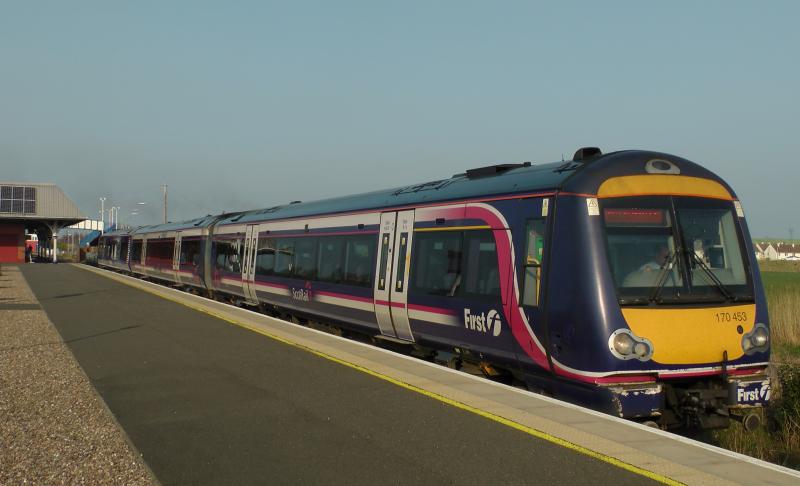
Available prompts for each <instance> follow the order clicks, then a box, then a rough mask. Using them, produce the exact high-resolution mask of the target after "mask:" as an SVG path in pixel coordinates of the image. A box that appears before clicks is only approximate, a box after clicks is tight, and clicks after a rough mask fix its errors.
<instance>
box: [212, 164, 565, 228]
mask: <svg viewBox="0 0 800 486" xmlns="http://www.w3.org/2000/svg"><path fill="white" fill-rule="evenodd" d="M567 164H568V163H564V162H557V163H552V164H543V165H533V164H531V163H530V162H525V163H522V164H500V165H496V166H488V167H482V168H479V169H473V170H471V171H467V172H465V173H464V174H456V175H454V176H453V177H451V178H448V179H440V180H436V181H430V182H424V183H421V184H411V185H407V186H402V187H395V188H392V189H385V190H381V191H375V192H369V193H364V194H356V195H350V196H343V197H337V198H331V199H323V200H320V201H313V202H307V203H300V202H297V203H290V204H285V205H281V206H274V207H271V208H266V209H260V210H255V211H247V212H244V213H241V214H239V215H235V216H232V217H229V218H224V219H222V220H220V224H221V225H224V224H234V223H247V222H251V221H265V220H274V219H287V218H297V217H303V216H309V215H317V214H334V213H345V212H352V211H361V210H366V209H379V208H388V207H401V206H409V205H418V204H428V203H434V202H441V201H450V200H452V201H455V200H463V199H469V198H474V197H478V196H492V195H501V194H508V193H513V192H521V191H527V192H539V191H546V190H550V189H553V188H555V187H558V185H559V184H560V183H561V182H563V181H564V179H566V178H567V177H568V176H569V175H570V174H571V172H572V169H570V168H567V167H566V165H567ZM559 168H565V169H566V170H559Z"/></svg>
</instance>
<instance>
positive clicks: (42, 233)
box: [0, 182, 87, 263]
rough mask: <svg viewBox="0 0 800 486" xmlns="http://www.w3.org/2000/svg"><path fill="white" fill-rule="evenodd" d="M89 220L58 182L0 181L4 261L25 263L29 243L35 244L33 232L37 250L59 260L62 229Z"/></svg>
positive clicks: (0, 251) (0, 234) (0, 236)
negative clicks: (57, 257)
mask: <svg viewBox="0 0 800 486" xmlns="http://www.w3.org/2000/svg"><path fill="white" fill-rule="evenodd" d="M85 219H87V218H86V216H85V215H84V214H83V213H81V211H80V210H79V209H78V207H77V206H76V205H75V203H74V202H72V200H71V199H69V198H68V197H67V196H66V194H64V191H62V190H61V189H60V188H59V187H58V186H56V185H55V184H48V183H19V182H0V263H23V262H24V261H25V247H26V245H28V246H34V245H33V244H32V243H31V242H30V237H29V236H28V235H30V234H35V235H37V238H36V240H38V241H37V243H36V245H35V246H36V248H35V253H36V254H37V255H40V256H41V255H44V254H52V259H53V262H55V261H56V254H57V251H55V249H56V248H57V238H58V232H59V230H61V229H62V228H64V227H67V226H70V225H73V224H76V223H80V222H81V221H84V220H85ZM48 250H50V251H48Z"/></svg>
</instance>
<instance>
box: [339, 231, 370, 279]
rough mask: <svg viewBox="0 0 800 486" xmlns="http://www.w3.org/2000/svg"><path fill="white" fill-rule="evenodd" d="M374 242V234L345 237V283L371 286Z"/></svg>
mask: <svg viewBox="0 0 800 486" xmlns="http://www.w3.org/2000/svg"><path fill="white" fill-rule="evenodd" d="M375 243H376V241H375V237H374V236H356V237H351V238H348V239H347V249H346V252H345V281H346V283H348V284H350V285H358V286H360V287H371V286H372V274H373V272H374V269H373V268H372V267H373V262H374V260H375V248H376V244H375Z"/></svg>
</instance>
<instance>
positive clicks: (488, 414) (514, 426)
mask: <svg viewBox="0 0 800 486" xmlns="http://www.w3.org/2000/svg"><path fill="white" fill-rule="evenodd" d="M87 270H88V269H87ZM106 271H107V270H106ZM102 272H105V271H103V270H99V271H97V273H100V274H101V275H102ZM104 276H105V277H107V278H112V276H111V275H104ZM128 278H132V277H128ZM114 280H116V281H117V282H121V283H124V284H125V285H128V286H129V287H133V288H136V289H139V290H143V291H145V292H147V293H149V294H152V295H155V296H156V297H161V298H162V299H165V300H169V301H170V302H174V303H176V304H180V305H183V306H185V307H188V308H190V309H192V310H195V311H198V312H202V313H203V314H207V315H209V316H212V317H216V318H217V319H220V320H222V321H225V322H227V323H229V324H232V325H235V326H238V327H243V328H245V329H247V330H249V331H252V332H255V333H258V334H261V335H262V336H266V337H268V338H270V339H274V340H275V341H278V342H281V343H283V344H287V345H289V346H292V347H294V348H297V349H302V350H303V351H307V352H309V353H311V354H314V355H316V356H319V357H320V358H325V359H327V360H329V361H333V362H334V363H338V364H340V365H343V366H347V367H348V368H352V369H354V370H358V371H361V372H363V373H366V374H368V375H370V376H374V377H375V378H380V379H381V380H384V381H388V382H389V383H392V384H394V385H397V386H400V387H403V388H405V389H407V390H411V391H414V392H417V393H419V394H421V395H425V396H426V397H429V398H433V399H434V400H438V401H440V402H442V403H446V404H448V405H451V406H453V407H456V408H459V409H461V410H465V411H467V412H471V413H474V414H476V415H480V416H481V417H484V418H487V419H489V420H492V421H494V422H497V423H500V424H503V425H505V426H507V427H511V428H512V429H516V430H519V431H521V432H525V433H526V434H528V435H532V436H534V437H537V438H539V439H542V440H546V441H547V442H551V443H553V444H556V445H559V446H561V447H564V448H567V449H570V450H572V451H575V452H578V453H581V454H583V455H586V456H589V457H592V458H594V459H597V460H600V461H603V462H606V463H608V464H612V465H614V466H617V467H619V468H621V469H624V470H626V471H629V472H632V473H634V474H638V475H640V476H644V477H646V478H649V479H652V480H654V481H658V482H660V483H663V484H669V485H674V486H677V485H683V484H684V483H681V482H680V481H675V480H674V479H671V478H668V477H666V476H663V475H661V474H658V473H654V472H652V471H648V470H647V469H643V468H640V467H638V466H634V465H633V464H629V463H627V462H624V461H621V460H619V459H617V458H615V457H611V456H608V455H606V454H603V453H600V452H596V451H593V450H591V449H589V448H586V447H583V446H581V445H578V444H575V443H572V442H569V441H567V440H564V439H561V438H559V437H556V436H554V435H551V434H548V433H547V432H543V431H541V430H537V429H534V428H532V427H528V426H527V425H523V424H520V423H518V422H514V421H513V420H509V419H507V418H505V417H501V416H499V415H495V414H493V413H491V412H487V411H485V410H481V409H479V408H476V407H473V406H471V405H467V404H466V403H462V402H459V401H456V400H453V399H452V398H447V397H445V396H443V395H439V394H438V393H434V392H432V391H428V390H425V389H423V388H420V387H418V386H416V385H412V384H410V383H405V382H403V381H400V380H398V379H396V378H392V377H391V376H388V375H385V374H383V373H379V372H377V371H373V370H371V369H369V368H365V367H364V366H361V365H359V364H356V363H352V362H350V361H346V360H343V359H341V358H337V357H336V356H332V355H330V354H327V353H323V352H322V351H318V350H316V349H314V348H311V347H308V346H306V345H304V344H300V343H298V342H296V341H292V340H290V339H286V338H284V337H281V336H278V335H275V334H272V333H270V332H267V331H265V330H263V329H259V328H258V327H255V326H252V325H250V324H247V323H245V322H241V321H237V320H236V319H232V318H230V317H227V316H224V315H222V314H219V313H217V312H214V311H212V310H210V309H205V308H203V307H200V306H198V305H195V304H193V303H190V302H185V301H182V300H179V299H177V298H174V297H171V296H169V295H165V294H163V293H161V292H158V291H156V290H151V289H148V288H145V287H140V286H138V285H134V284H133V283H132V282H127V281H126V279H116V278H114ZM264 317H269V316H264Z"/></svg>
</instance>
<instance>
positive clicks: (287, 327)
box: [24, 265, 800, 484]
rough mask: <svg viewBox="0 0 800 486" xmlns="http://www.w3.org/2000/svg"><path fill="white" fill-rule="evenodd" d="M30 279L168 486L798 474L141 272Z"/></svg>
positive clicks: (48, 273)
mask: <svg viewBox="0 0 800 486" xmlns="http://www.w3.org/2000/svg"><path fill="white" fill-rule="evenodd" d="M24 274H25V276H26V279H27V280H28V282H29V284H30V286H31V288H32V289H33V291H34V292H35V293H36V295H37V297H38V299H39V301H40V302H41V304H42V306H43V308H44V309H45V311H46V312H47V314H48V316H49V317H50V320H51V321H52V322H53V323H54V324H55V326H56V327H57V328H58V330H59V332H60V333H61V335H62V337H63V338H64V340H65V341H66V342H67V343H68V344H69V346H70V348H71V349H72V351H73V353H74V354H75V356H76V357H77V359H78V361H79V362H80V364H81V366H82V367H83V368H84V370H85V371H86V373H87V375H88V376H89V378H90V379H91V381H92V383H93V384H94V385H95V387H96V388H97V390H98V391H99V393H100V394H101V396H102V397H103V398H104V399H105V401H106V403H107V404H108V406H109V408H110V409H111V410H112V411H113V412H114V415H115V416H116V417H117V419H118V421H119V422H120V424H122V426H123V427H124V428H125V430H126V432H127V433H128V435H129V437H130V438H131V440H132V441H133V443H134V444H135V445H136V446H137V448H139V450H140V452H141V453H142V454H143V456H144V458H145V460H146V462H147V463H148V465H149V466H150V467H151V468H152V470H153V471H154V473H155V474H156V476H157V477H158V478H159V479H160V480H161V481H162V482H163V483H164V484H173V483H174V484H177V483H188V482H191V483H198V484H199V483H203V484H219V483H222V482H225V483H259V482H261V483H263V482H270V483H297V482H310V483H322V482H325V483H331V482H334V483H342V484H344V483H348V484H353V483H355V484H366V483H370V484H374V483H375V482H379V483H387V482H388V483H403V484H408V483H413V484H432V483H454V482H460V483H463V482H468V483H487V482H494V483H498V484H523V483H527V484H531V483H547V484H551V483H567V484H572V483H576V482H580V483H582V484H587V483H588V484H601V483H605V484H610V483H612V482H613V483H614V484H640V483H648V482H653V481H657V482H662V483H668V484H669V483H671V484H675V483H685V484H737V483H738V484H756V483H758V484H798V482H800V473H798V472H797V471H793V470H790V469H786V468H782V467H779V466H775V465H772V464H769V463H765V462H763V461H758V460H756V459H752V458H749V457H747V456H742V455H739V454H735V453H732V452H729V451H726V450H723V449H719V448H716V447H712V446H709V445H706V444H702V443H699V442H696V441H692V440H689V439H686V438H683V437H680V436H676V435H674V434H670V433H667V432H662V431H659V430H655V429H651V428H647V427H643V426H640V425H637V424H635V423H632V422H629V421H625V420H621V419H616V418H614V417H611V416H608V415H605V414H600V413H596V412H593V411H590V410H586V409H582V408H579V407H576V406H573V405H570V404H567V403H563V402H560V401H557V400H553V399H550V398H547V397H542V396H540V395H536V394H533V393H530V392H527V391H524V390H519V389H516V388H511V387H507V386H504V385H499V384H495V383H492V382H490V381H488V380H485V379H481V378H478V377H473V376H470V375H467V374H464V373H460V372H456V371H453V370H450V369H448V368H445V367H442V366H438V365H435V364H431V363H427V362H424V361H421V360H418V359H415V358H410V357H406V356H402V355H399V354H395V353H391V352H389V351H385V350H382V349H380V348H376V347H373V346H368V345H364V344H361V343H358V342H354V341H350V340H347V339H342V338H338V337H336V336H332V335H329V334H326V333H322V332H319V331H315V330H313V329H309V328H305V327H301V326H297V325H294V324H290V323H287V322H284V321H281V320H278V319H274V318H271V317H267V316H264V315H261V314H258V313H255V312H251V311H248V310H245V309H240V308H235V307H231V306H228V305H225V304H221V303H218V302H214V301H210V300H208V299H204V298H202V297H197V296H193V295H189V294H187V293H185V292H182V291H179V290H174V289H170V288H167V287H163V286H160V285H156V284H152V283H148V282H144V281H141V280H138V279H135V278H131V277H127V276H123V275H119V274H115V273H112V272H108V271H104V270H99V269H94V268H91V267H86V266H78V265H57V266H56V265H41V266H39V265H29V266H26V267H25V268H24Z"/></svg>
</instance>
